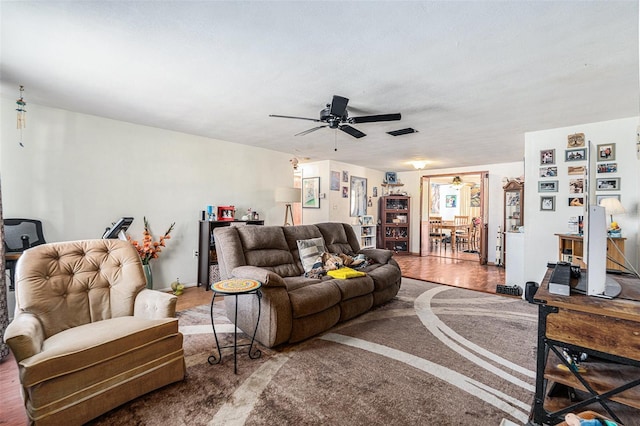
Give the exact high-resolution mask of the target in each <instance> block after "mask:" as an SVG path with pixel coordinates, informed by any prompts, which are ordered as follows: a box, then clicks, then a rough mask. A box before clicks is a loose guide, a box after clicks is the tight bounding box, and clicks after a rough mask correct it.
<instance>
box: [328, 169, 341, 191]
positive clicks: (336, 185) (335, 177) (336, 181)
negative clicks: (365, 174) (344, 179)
mask: <svg viewBox="0 0 640 426" xmlns="http://www.w3.org/2000/svg"><path fill="white" fill-rule="evenodd" d="M329 189H330V190H331V191H340V172H334V171H331V183H330V186H329Z"/></svg>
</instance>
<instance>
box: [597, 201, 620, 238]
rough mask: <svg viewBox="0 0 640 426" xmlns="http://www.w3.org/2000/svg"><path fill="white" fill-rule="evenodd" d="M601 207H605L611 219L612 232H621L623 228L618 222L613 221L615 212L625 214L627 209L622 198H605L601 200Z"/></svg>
mask: <svg viewBox="0 0 640 426" xmlns="http://www.w3.org/2000/svg"><path fill="white" fill-rule="evenodd" d="M600 207H604V211H605V213H606V214H608V215H609V218H610V219H611V225H610V232H611V233H617V234H620V233H621V230H620V227H619V226H618V223H617V222H614V221H613V215H614V214H625V213H626V211H625V209H624V207H623V206H622V203H621V202H620V200H618V199H617V198H615V197H609V198H604V199H603V200H601V201H600Z"/></svg>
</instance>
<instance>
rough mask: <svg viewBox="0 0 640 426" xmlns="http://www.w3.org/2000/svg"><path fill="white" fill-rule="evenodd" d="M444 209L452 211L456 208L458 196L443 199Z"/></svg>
mask: <svg viewBox="0 0 640 426" xmlns="http://www.w3.org/2000/svg"><path fill="white" fill-rule="evenodd" d="M444 202H445V207H446V208H448V209H453V208H456V207H457V206H458V196H457V195H446V196H445V199H444Z"/></svg>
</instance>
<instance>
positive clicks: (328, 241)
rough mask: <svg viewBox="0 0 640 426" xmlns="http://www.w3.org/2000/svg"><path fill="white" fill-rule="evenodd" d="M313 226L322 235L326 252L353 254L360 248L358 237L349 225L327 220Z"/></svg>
mask: <svg viewBox="0 0 640 426" xmlns="http://www.w3.org/2000/svg"><path fill="white" fill-rule="evenodd" d="M315 226H317V227H318V229H319V230H320V233H321V234H322V236H323V237H324V244H325V247H326V248H327V251H328V252H330V253H338V254H339V253H344V254H354V253H356V252H357V251H358V250H360V245H359V243H358V239H357V237H356V234H355V232H354V231H353V228H352V227H351V226H350V225H346V224H344V225H343V224H342V223H336V222H327V223H318V224H316V225H315Z"/></svg>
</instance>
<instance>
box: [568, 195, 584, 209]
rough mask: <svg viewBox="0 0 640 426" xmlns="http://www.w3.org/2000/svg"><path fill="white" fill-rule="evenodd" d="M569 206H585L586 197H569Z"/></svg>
mask: <svg viewBox="0 0 640 426" xmlns="http://www.w3.org/2000/svg"><path fill="white" fill-rule="evenodd" d="M568 205H569V207H584V197H569V203H568Z"/></svg>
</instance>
